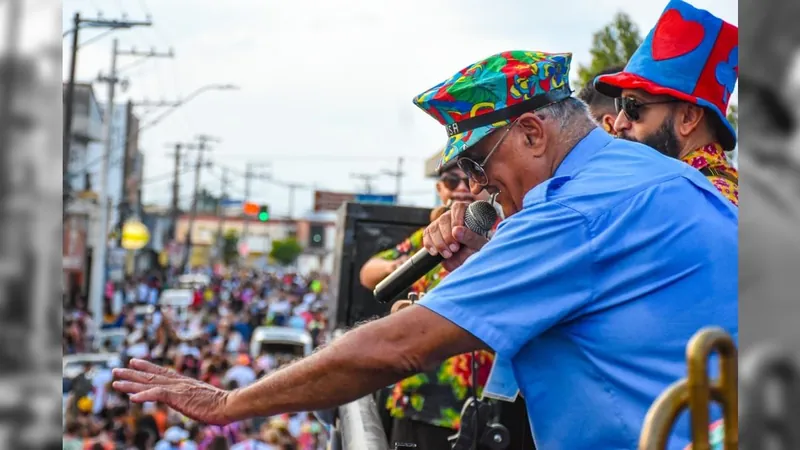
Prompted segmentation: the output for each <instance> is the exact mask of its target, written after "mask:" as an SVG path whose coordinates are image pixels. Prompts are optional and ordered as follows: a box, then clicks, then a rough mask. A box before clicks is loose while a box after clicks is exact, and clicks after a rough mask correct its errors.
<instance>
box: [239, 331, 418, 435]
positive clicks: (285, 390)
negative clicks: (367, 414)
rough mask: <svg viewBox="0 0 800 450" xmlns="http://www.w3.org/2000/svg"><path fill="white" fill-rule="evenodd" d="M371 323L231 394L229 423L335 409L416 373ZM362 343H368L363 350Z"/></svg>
mask: <svg viewBox="0 0 800 450" xmlns="http://www.w3.org/2000/svg"><path fill="white" fill-rule="evenodd" d="M380 334H381V332H380V326H379V325H378V324H377V323H375V322H373V323H371V324H367V325H365V326H363V327H360V328H358V329H355V330H353V331H351V332H349V333H347V334H345V335H344V336H342V337H341V338H340V339H337V340H336V341H334V342H333V343H331V344H330V345H329V346H328V347H326V348H324V349H322V350H320V351H318V352H317V353H315V354H313V355H311V356H309V357H307V358H304V359H302V360H300V361H298V362H296V363H293V364H291V365H289V366H288V367H285V368H283V369H281V370H278V371H277V372H275V373H273V374H271V375H268V376H267V377H264V378H262V379H261V380H259V381H258V382H256V383H255V384H253V385H251V386H249V387H247V388H243V389H239V390H236V391H233V392H231V394H230V395H229V396H228V401H227V410H228V414H227V415H228V416H229V418H230V419H231V420H234V421H237V420H243V419H246V418H249V417H263V416H271V415H274V414H278V413H286V412H299V411H314V410H319V409H325V408H331V407H335V406H338V405H341V404H344V403H347V402H350V401H353V400H356V399H358V398H360V397H363V396H364V395H367V394H369V393H371V392H374V391H376V390H377V389H380V388H382V387H384V386H387V385H390V384H392V383H394V382H396V381H398V380H401V379H403V378H406V377H407V376H410V375H413V374H414V373H417V372H418V371H419V370H420V369H419V368H417V367H416V365H417V364H416V363H414V362H409V361H406V360H404V359H403V358H402V356H399V355H398V356H393V353H394V354H395V355H396V353H395V352H394V351H393V350H392V349H389V348H387V345H386V344H384V343H383V341H382V340H381V339H380ZM365 343H367V344H366V345H365Z"/></svg>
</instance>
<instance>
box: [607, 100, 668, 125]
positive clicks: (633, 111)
mask: <svg viewBox="0 0 800 450" xmlns="http://www.w3.org/2000/svg"><path fill="white" fill-rule="evenodd" d="M678 102H680V100H677V99H669V100H660V101H655V102H642V101H639V100H637V99H635V98H632V97H618V98H615V99H614V107H615V108H616V110H617V114H619V112H620V111H624V112H625V116H626V117H627V118H628V120H630V121H633V122H636V121H637V120H639V119H641V118H642V116H641V111H642V109H643V108H644V107H646V106H650V105H664V104H667V103H678Z"/></svg>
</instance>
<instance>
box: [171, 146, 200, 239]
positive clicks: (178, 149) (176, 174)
mask: <svg viewBox="0 0 800 450" xmlns="http://www.w3.org/2000/svg"><path fill="white" fill-rule="evenodd" d="M167 146H168V147H172V148H174V149H175V152H174V153H167V156H172V157H173V158H174V161H175V167H174V168H173V172H172V201H171V207H170V227H169V240H170V241H174V240H175V237H176V233H175V227H176V226H177V224H178V216H179V213H180V203H179V202H180V196H181V158H182V157H183V152H182V150H183V149H191V148H193V147H194V146H193V145H192V144H186V143H183V142H175V143H171V144H167Z"/></svg>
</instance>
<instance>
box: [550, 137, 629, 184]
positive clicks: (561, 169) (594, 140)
mask: <svg viewBox="0 0 800 450" xmlns="http://www.w3.org/2000/svg"><path fill="white" fill-rule="evenodd" d="M612 139H614V138H613V137H611V135H610V134H608V133H606V132H605V131H603V130H602V129H600V128H595V129H594V130H592V131H590V132H589V134H587V135H586V136H585V137H584V138H583V139H581V140H580V142H578V143H577V144H576V145H575V146H574V147H572V150H570V151H569V153H567V156H565V157H564V160H563V161H561V164H560V165H559V166H558V169H556V173H554V174H553V178H555V177H560V176H569V175H571V174H572V173H574V172H575V171H576V170H577V169H578V168H580V167H582V166H583V165H584V163H585V162H586V160H588V159H589V158H591V157H592V156H594V153H595V151H596V150H597V149H599V148H603V147H605V146H606V145H608V143H609V142H611V140H612Z"/></svg>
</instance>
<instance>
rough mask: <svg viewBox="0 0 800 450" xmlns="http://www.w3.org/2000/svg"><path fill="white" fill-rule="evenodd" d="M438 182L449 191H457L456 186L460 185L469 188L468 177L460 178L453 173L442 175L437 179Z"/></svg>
mask: <svg viewBox="0 0 800 450" xmlns="http://www.w3.org/2000/svg"><path fill="white" fill-rule="evenodd" d="M439 181H440V182H441V183H442V184H443V185H444V186H445V187H446V188H447V189H450V190H451V191H455V190H456V189H458V185H460V184H461V183H464V185H465V186H467V188H469V178H468V177H460V176H458V175H456V174H454V173H448V174H445V175H442V177H441V178H439Z"/></svg>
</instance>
